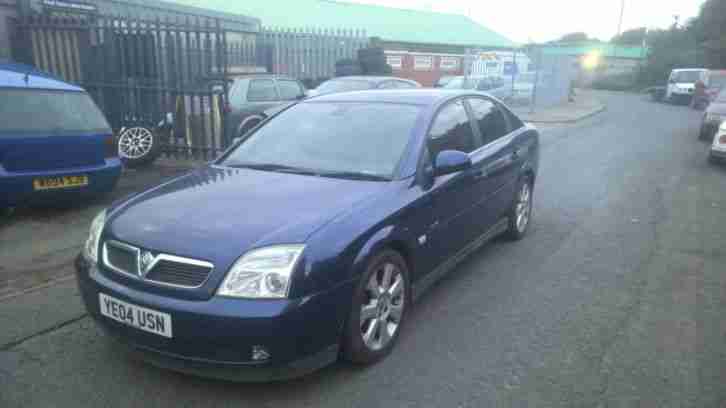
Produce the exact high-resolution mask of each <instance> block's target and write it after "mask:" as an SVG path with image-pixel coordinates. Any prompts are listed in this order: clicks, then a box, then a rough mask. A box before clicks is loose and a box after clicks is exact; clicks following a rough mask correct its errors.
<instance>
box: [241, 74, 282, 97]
mask: <svg viewBox="0 0 726 408" xmlns="http://www.w3.org/2000/svg"><path fill="white" fill-rule="evenodd" d="M279 99H280V98H278V97H277V90H276V89H275V82H274V81H273V80H271V79H253V80H251V81H250V87H249V89H248V90H247V100H248V101H249V102H268V101H277V100H279Z"/></svg>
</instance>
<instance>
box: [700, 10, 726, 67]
mask: <svg viewBox="0 0 726 408" xmlns="http://www.w3.org/2000/svg"><path fill="white" fill-rule="evenodd" d="M694 25H695V27H694V28H695V29H696V30H697V31H698V37H699V40H701V45H702V46H703V49H704V53H705V56H706V64H707V67H709V68H720V69H724V68H726V30H724V27H726V0H707V1H706V2H705V3H704V4H703V6H702V7H701V12H700V14H699V15H698V18H697V19H696V21H695V24H694Z"/></svg>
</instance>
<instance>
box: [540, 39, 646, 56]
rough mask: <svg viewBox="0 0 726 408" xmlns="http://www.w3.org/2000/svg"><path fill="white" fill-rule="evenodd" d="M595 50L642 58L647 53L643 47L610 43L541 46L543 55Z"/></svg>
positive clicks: (583, 52)
mask: <svg viewBox="0 0 726 408" xmlns="http://www.w3.org/2000/svg"><path fill="white" fill-rule="evenodd" d="M592 52H597V53H599V54H600V55H602V56H603V57H606V58H607V57H618V58H632V59H642V58H645V57H646V55H647V50H646V49H644V48H643V47H639V46H632V45H615V44H612V43H584V44H583V43H570V44H567V43H565V44H547V45H543V46H542V53H543V54H545V55H574V56H579V55H585V54H590V53H592Z"/></svg>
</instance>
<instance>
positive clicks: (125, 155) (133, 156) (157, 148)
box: [117, 126, 161, 168]
mask: <svg viewBox="0 0 726 408" xmlns="http://www.w3.org/2000/svg"><path fill="white" fill-rule="evenodd" d="M117 147H118V156H119V157H120V158H121V161H123V163H124V165H125V166H126V167H130V168H137V167H143V166H148V165H150V164H151V163H153V162H154V160H156V159H157V158H158V157H159V155H161V136H160V134H159V132H157V131H154V129H152V128H151V127H149V126H131V127H128V128H125V129H124V130H123V131H122V132H121V134H119V137H118V140H117Z"/></svg>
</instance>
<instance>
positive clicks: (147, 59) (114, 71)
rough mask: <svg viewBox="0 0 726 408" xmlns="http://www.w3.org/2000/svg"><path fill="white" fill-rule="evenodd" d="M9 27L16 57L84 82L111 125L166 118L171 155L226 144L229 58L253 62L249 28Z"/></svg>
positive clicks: (102, 20) (82, 21)
mask: <svg viewBox="0 0 726 408" xmlns="http://www.w3.org/2000/svg"><path fill="white" fill-rule="evenodd" d="M16 27H17V31H16V37H15V38H14V41H13V42H14V45H15V47H14V51H15V52H14V55H15V58H16V59H17V60H18V61H20V62H25V63H28V64H31V65H34V66H36V67H38V68H39V69H41V70H44V71H47V72H50V73H53V74H55V75H57V76H59V77H61V78H63V79H64V80H66V81H69V82H73V83H76V84H79V85H80V86H82V87H83V88H85V89H86V90H87V91H88V92H89V93H90V94H91V95H92V97H93V98H94V100H95V101H96V103H97V104H98V105H99V107H100V108H101V109H102V110H103V112H104V113H105V114H106V117H107V118H108V120H109V122H110V123H111V125H112V127H113V128H114V129H115V130H118V129H120V128H121V127H124V126H133V125H144V126H151V127H154V126H156V125H157V124H159V123H160V122H162V121H166V122H167V123H169V122H173V130H172V131H170V132H168V133H169V138H168V143H166V149H165V151H166V152H167V154H169V155H172V156H175V157H180V156H183V157H190V158H199V159H209V158H211V157H213V156H215V155H216V154H217V153H218V152H220V151H221V150H223V149H224V148H225V147H226V146H227V145H228V144H229V140H228V139H227V138H225V136H224V134H223V129H224V126H223V122H224V110H223V106H224V102H225V101H224V99H225V95H227V88H228V86H229V84H230V81H229V76H228V66H229V63H230V60H232V61H233V62H234V64H235V66H255V65H257V61H256V56H255V40H256V34H255V33H240V32H227V31H225V30H223V29H221V27H220V22H219V20H213V19H197V20H190V19H186V20H184V21H178V20H175V21H171V20H160V19H157V20H153V21H148V20H141V19H134V18H124V17H119V16H94V17H93V18H91V17H87V18H64V17H48V16H32V17H25V18H22V19H20V20H18V21H17V23H16Z"/></svg>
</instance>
